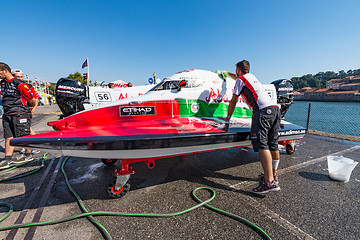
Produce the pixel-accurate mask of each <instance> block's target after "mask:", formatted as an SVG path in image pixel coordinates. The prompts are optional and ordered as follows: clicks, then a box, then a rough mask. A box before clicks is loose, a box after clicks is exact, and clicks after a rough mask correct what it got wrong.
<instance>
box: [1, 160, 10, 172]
mask: <svg viewBox="0 0 360 240" xmlns="http://www.w3.org/2000/svg"><path fill="white" fill-rule="evenodd" d="M12 165H13V162H12V161H9V160H2V161H1V162H0V170H2V169H7V168H9V167H11V166H12Z"/></svg>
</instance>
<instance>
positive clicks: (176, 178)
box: [0, 105, 360, 239]
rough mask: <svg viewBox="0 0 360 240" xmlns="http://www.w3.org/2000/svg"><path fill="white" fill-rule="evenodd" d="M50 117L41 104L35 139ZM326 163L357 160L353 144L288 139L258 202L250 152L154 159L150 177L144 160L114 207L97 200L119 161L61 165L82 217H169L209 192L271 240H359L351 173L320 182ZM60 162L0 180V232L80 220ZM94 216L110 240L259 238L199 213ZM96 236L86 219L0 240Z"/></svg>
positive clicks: (359, 183) (53, 159)
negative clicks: (273, 185) (291, 147)
mask: <svg viewBox="0 0 360 240" xmlns="http://www.w3.org/2000/svg"><path fill="white" fill-rule="evenodd" d="M59 112H60V111H59V109H58V108H57V106H56V105H55V106H54V105H53V106H40V107H39V108H38V110H37V112H36V115H35V116H34V129H35V131H36V132H46V131H51V127H49V126H46V123H47V122H48V121H52V120H56V119H57V118H58V114H59ZM1 129H2V127H1ZM1 131H2V130H1ZM1 134H2V132H1ZM3 147H4V141H3V138H2V139H1V142H0V148H1V151H0V157H3V156H4V149H3ZM17 150H19V149H17ZM16 154H18V153H16ZM41 154H43V153H41ZM329 155H334V156H341V155H342V156H344V157H348V158H351V159H354V160H356V161H359V160H360V159H359V155H360V144H359V143H356V142H351V141H343V140H337V139H334V138H327V137H319V136H314V135H307V136H306V137H305V138H303V139H302V140H299V141H297V145H296V151H295V153H294V154H293V155H287V154H286V153H285V149H282V151H281V161H280V165H279V171H278V176H279V181H280V186H281V191H279V192H271V193H268V194H267V195H264V196H258V195H255V194H252V193H251V189H252V188H253V187H255V186H256V185H257V176H258V174H259V173H260V172H261V168H260V163H259V161H258V156H257V154H256V153H254V152H253V150H252V149H251V148H239V149H230V150H222V151H215V152H207V153H200V154H193V155H188V156H181V157H173V158H165V159H160V160H156V161H155V168H153V169H149V168H148V167H147V165H146V164H144V163H143V162H140V163H135V164H132V165H131V166H132V167H133V168H134V170H135V174H134V175H132V177H131V178H130V184H131V190H130V191H129V192H128V193H127V194H126V195H125V196H124V197H123V198H120V199H111V198H109V196H108V195H107V193H106V188H107V186H108V185H109V184H110V183H111V182H112V181H113V179H114V170H115V169H116V167H118V166H119V165H118V164H119V163H115V165H113V166H106V165H104V164H103V163H102V162H101V160H99V159H84V158H70V159H69V160H68V161H67V163H66V165H65V168H64V170H65V172H66V173H67V174H68V177H69V181H70V183H71V185H72V187H73V188H74V190H75V191H76V192H77V193H78V194H79V196H80V198H81V199H82V200H83V203H84V205H85V207H86V208H87V209H88V211H112V212H126V213H173V212H178V211H182V210H184V209H187V208H189V207H191V206H193V205H195V204H196V202H195V201H194V199H193V198H192V197H191V191H192V190H193V189H195V188H197V187H211V188H212V189H214V190H215V192H216V197H215V199H214V200H213V201H212V202H211V203H210V205H212V206H214V207H216V208H220V209H223V210H225V211H228V212H231V213H234V214H236V215H239V216H241V217H243V218H245V219H247V220H249V221H251V222H253V223H255V224H256V225H257V226H259V227H260V228H262V229H263V230H264V231H265V232H267V233H268V234H269V236H270V237H271V238H272V239H359V236H360V228H359V226H360V218H359V206H360V167H359V166H357V167H356V168H355V169H354V171H353V173H352V175H351V179H350V181H349V182H347V183H343V182H336V181H333V180H331V179H330V178H329V176H328V169H327V160H326V159H327V158H326V157H327V156H329ZM37 156H40V154H39V155H37ZM64 159H65V158H61V156H56V155H51V154H48V158H47V160H45V164H44V167H42V168H41V169H40V170H39V171H37V172H36V173H34V174H31V175H29V176H26V177H22V178H19V179H16V180H10V181H4V182H0V199H1V200H0V202H7V203H11V204H12V205H13V206H14V212H13V213H12V214H11V215H10V216H9V217H8V218H7V219H5V220H4V221H3V222H1V223H0V226H5V225H12V224H14V223H15V222H22V223H28V222H32V221H34V222H37V221H39V220H40V221H49V220H54V219H59V218H64V217H68V216H72V215H76V214H79V213H81V210H80V208H79V205H78V203H77V201H76V199H75V197H74V196H73V195H72V194H71V192H70V191H69V190H68V189H67V186H66V183H65V178H64V175H63V173H62V171H61V165H60V164H61V162H62V161H64ZM39 166H41V161H35V162H31V163H28V164H26V165H24V166H22V167H20V168H17V169H14V170H12V171H10V172H7V173H5V174H1V175H0V178H1V179H3V178H6V177H9V176H14V175H18V174H22V173H25V172H29V171H32V170H34V169H36V168H38V167H39ZM199 195H201V197H202V198H203V199H206V198H208V197H209V193H207V192H206V191H202V192H199ZM5 212H6V208H5V207H1V208H0V218H1V217H2V216H3V215H4V214H5ZM95 218H96V219H97V220H98V222H100V223H101V224H102V225H103V226H104V227H105V228H106V229H107V231H108V232H109V234H110V235H111V236H112V237H113V239H262V238H261V236H260V235H259V234H258V233H256V232H255V231H254V230H253V229H251V228H249V227H248V226H247V225H245V224H243V223H240V222H237V221H235V220H233V219H231V218H228V217H225V216H223V215H219V214H217V213H215V212H212V211H210V210H209V209H206V208H204V207H201V208H199V209H196V210H194V211H192V212H189V213H186V214H183V215H179V216H175V217H168V218H144V217H116V216H97V217H95ZM101 238H102V235H101V233H100V232H99V231H98V229H97V228H96V227H95V226H94V225H93V224H92V223H91V222H90V221H89V220H87V219H86V218H82V219H78V220H73V221H70V222H65V223H59V224H55V225H48V226H41V227H32V228H25V229H19V230H17V231H14V230H12V231H0V239H101Z"/></svg>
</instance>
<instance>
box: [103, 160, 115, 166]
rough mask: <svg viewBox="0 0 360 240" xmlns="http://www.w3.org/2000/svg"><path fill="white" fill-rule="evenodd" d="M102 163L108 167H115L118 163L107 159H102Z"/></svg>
mask: <svg viewBox="0 0 360 240" xmlns="http://www.w3.org/2000/svg"><path fill="white" fill-rule="evenodd" d="M101 161H102V162H103V163H104V164H105V165H107V166H111V165H114V163H116V161H117V159H107V158H103V159H101Z"/></svg>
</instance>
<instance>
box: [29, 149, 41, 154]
mask: <svg viewBox="0 0 360 240" xmlns="http://www.w3.org/2000/svg"><path fill="white" fill-rule="evenodd" d="M38 153H40V150H32V151H31V154H38Z"/></svg>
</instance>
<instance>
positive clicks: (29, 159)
mask: <svg viewBox="0 0 360 240" xmlns="http://www.w3.org/2000/svg"><path fill="white" fill-rule="evenodd" d="M32 160H33V157H31V156H29V157H26V156H22V157H20V158H18V159H16V160H14V161H13V163H14V164H20V163H26V162H30V161H32Z"/></svg>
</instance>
